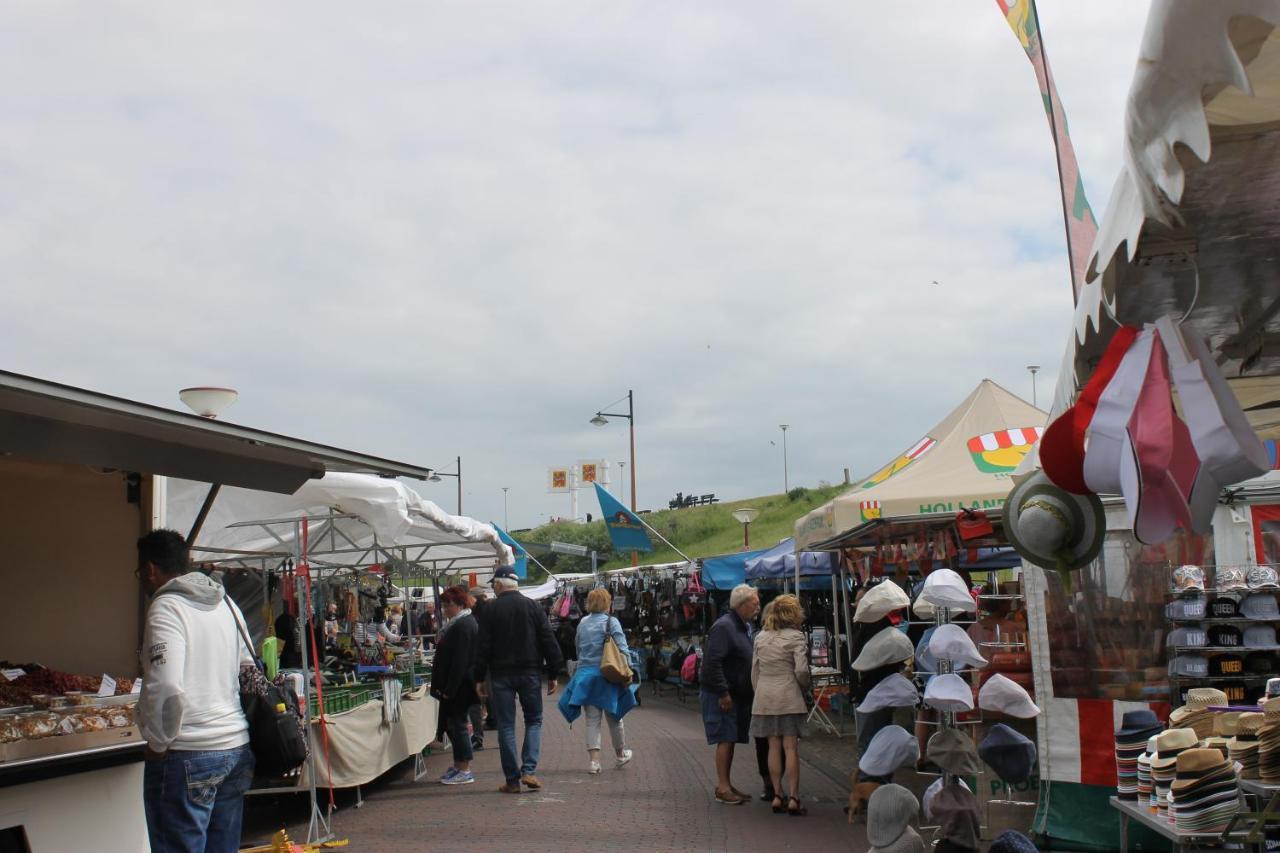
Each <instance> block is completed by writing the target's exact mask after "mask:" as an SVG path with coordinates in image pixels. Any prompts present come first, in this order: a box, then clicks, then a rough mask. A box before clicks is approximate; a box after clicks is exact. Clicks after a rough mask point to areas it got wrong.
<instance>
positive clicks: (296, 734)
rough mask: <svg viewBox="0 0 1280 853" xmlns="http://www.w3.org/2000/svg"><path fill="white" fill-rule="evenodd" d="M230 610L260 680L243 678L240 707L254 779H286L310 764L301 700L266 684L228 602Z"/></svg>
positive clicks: (287, 691)
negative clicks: (253, 762)
mask: <svg viewBox="0 0 1280 853" xmlns="http://www.w3.org/2000/svg"><path fill="white" fill-rule="evenodd" d="M227 609H228V610H231V618H232V619H234V620H235V623H236V628H237V629H239V631H240V639H242V640H244V644H245V647H246V648H248V650H249V656H250V657H251V658H253V662H254V667H255V669H256V670H257V677H254V678H250V679H246V678H245V677H244V673H243V672H242V673H241V678H240V707H241V708H242V709H244V717H245V719H246V720H247V721H248V722H249V749H251V750H252V751H253V757H254V761H255V764H256V766H255V768H254V775H256V776H270V777H278V776H287V775H289V774H290V773H292V772H293V771H295V770H297V769H298V768H299V767H301V766H302V763H303V762H304V761H306V760H307V740H306V733H305V731H304V730H303V727H302V725H301V723H300V720H301V715H300V714H299V712H298V697H297V695H296V694H294V692H293V691H292V690H287V689H283V688H281V687H279V686H277V685H275V684H272V683H271V682H270V681H268V680H267V678H266V676H265V675H263V673H262V662H261V661H260V660H258V657H257V655H255V654H254V653H253V643H251V642H249V634H248V632H247V631H245V629H244V625H242V624H240V620H239V619H238V618H236V615H235V610H234V609H233V608H232V607H231V600H230V599H229V598H228V599H227ZM246 668H247V667H246Z"/></svg>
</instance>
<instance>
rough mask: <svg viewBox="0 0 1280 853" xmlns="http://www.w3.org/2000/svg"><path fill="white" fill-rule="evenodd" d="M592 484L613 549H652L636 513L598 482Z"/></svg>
mask: <svg viewBox="0 0 1280 853" xmlns="http://www.w3.org/2000/svg"><path fill="white" fill-rule="evenodd" d="M592 485H593V486H595V487H596V497H597V498H599V499H600V515H601V516H603V518H604V526H605V527H607V528H609V538H610V539H612V540H613V550H615V551H618V552H623V551H652V550H653V543H652V542H650V541H649V534H648V533H646V532H645V530H644V525H643V524H641V523H640V519H639V518H637V517H636V514H635V513H634V512H632V511H631V510H629V509H627V508H626V507H625V506H623V505H622V504H621V503H619V502H618V499H617V498H615V497H614V496H613V495H611V494H609V493H608V492H606V491H605V490H604V489H602V488H600V484H599V483H592Z"/></svg>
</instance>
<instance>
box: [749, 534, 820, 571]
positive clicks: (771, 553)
mask: <svg viewBox="0 0 1280 853" xmlns="http://www.w3.org/2000/svg"><path fill="white" fill-rule="evenodd" d="M837 560H838V558H837V557H836V555H835V554H832V553H830V552H827V551H801V552H800V574H801V575H802V576H804V575H811V576H826V575H830V574H831V573H832V572H833V571H834V570H835V568H836V567H837ZM743 570H744V572H745V573H746V578H747V580H763V579H765V578H794V577H795V574H796V540H795V539H783V540H782V541H781V542H779V543H778V544H777V545H774V546H773V547H772V548H770V549H769V550H768V551H765V552H764V553H763V554H761V555H760V556H759V557H754V558H752V559H750V560H747V562H746V564H745V565H744V566H743Z"/></svg>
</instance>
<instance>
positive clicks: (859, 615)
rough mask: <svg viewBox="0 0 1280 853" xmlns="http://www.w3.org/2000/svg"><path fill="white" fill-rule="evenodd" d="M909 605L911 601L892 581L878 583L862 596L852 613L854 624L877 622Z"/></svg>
mask: <svg viewBox="0 0 1280 853" xmlns="http://www.w3.org/2000/svg"><path fill="white" fill-rule="evenodd" d="M910 604H911V599H910V598H908V597H907V594H906V593H905V592H903V591H902V587H900V586H898V585H897V584H896V583H894V582H893V581H888V580H884V581H880V583H878V584H876V585H875V586H873V587H871V589H869V590H867V591H866V592H865V593H863V595H862V600H861V601H859V602H858V609H857V610H855V611H854V614H853V621H855V622H879V621H880V620H881V619H883V618H884V617H886V616H888V615H889V614H890V613H892V612H893V611H895V610H901V609H902V608H904V607H908V606H910Z"/></svg>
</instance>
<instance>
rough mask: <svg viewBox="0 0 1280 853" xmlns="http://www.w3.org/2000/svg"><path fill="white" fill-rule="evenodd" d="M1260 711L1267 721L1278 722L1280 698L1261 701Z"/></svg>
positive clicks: (1279, 719) (1279, 718)
mask: <svg viewBox="0 0 1280 853" xmlns="http://www.w3.org/2000/svg"><path fill="white" fill-rule="evenodd" d="M1262 713H1263V714H1265V715H1266V717H1267V722H1268V723H1274V722H1280V699H1277V698H1271V699H1267V700H1265V701H1263V703H1262Z"/></svg>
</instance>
